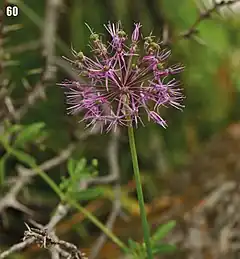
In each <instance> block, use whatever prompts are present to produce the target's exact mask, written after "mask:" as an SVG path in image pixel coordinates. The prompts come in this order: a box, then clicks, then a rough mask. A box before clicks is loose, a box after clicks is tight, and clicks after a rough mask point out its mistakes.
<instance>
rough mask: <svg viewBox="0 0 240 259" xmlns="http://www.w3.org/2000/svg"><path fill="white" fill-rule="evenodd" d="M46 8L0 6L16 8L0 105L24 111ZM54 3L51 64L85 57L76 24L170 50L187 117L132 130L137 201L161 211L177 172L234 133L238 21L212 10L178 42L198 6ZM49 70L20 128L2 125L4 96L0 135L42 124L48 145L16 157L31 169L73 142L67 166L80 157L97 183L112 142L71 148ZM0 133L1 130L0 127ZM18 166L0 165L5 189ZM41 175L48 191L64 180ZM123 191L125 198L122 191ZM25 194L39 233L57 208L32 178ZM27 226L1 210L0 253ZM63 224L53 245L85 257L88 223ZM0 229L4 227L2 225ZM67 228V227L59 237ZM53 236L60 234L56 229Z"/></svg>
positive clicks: (126, 158) (75, 127) (7, 29)
mask: <svg viewBox="0 0 240 259" xmlns="http://www.w3.org/2000/svg"><path fill="white" fill-rule="evenodd" d="M0 2H1V1H0ZM54 2H58V1H54V0H52V1H51V0H49V1H43V0H39V1H36V0H35V1H33V0H22V1H5V3H4V2H2V3H1V6H3V9H4V4H5V7H6V5H7V4H9V5H10V4H15V5H17V6H18V7H19V15H18V16H17V17H13V16H11V17H7V16H6V15H4V16H3V19H2V22H3V32H2V33H1V44H0V48H1V49H0V60H1V63H2V66H1V72H2V73H1V75H0V79H1V86H2V89H3V88H4V87H5V88H7V91H8V94H7V95H9V96H10V97H11V100H12V103H13V105H14V107H15V109H19V108H20V107H22V105H24V104H25V102H26V97H27V96H28V95H29V93H31V91H32V89H34V87H35V86H36V85H37V84H38V82H39V81H41V80H42V76H43V72H44V67H45V65H46V60H47V57H45V56H44V53H43V44H42V39H43V34H44V31H45V30H46V26H51V24H48V23H47V22H46V17H47V12H48V8H49V7H50V6H51V4H54ZM59 2H61V6H60V7H58V16H59V17H58V21H57V25H56V26H57V28H56V29H57V32H56V34H57V37H56V38H55V39H56V41H55V43H54V45H55V47H56V53H55V54H56V56H57V57H61V56H67V57H69V58H72V56H71V46H73V48H74V49H75V50H76V51H80V50H81V51H84V52H85V53H90V49H89V47H88V41H89V30H88V28H87V27H86V25H85V23H87V24H89V25H90V26H91V28H93V29H94V30H95V31H96V32H99V33H103V34H104V33H105V31H104V30H105V29H104V27H103V24H106V23H107V22H108V21H118V20H121V21H122V24H123V26H124V29H125V30H126V31H127V32H129V33H130V32H131V30H132V28H133V23H134V22H138V21H140V22H141V23H142V24H143V27H142V32H143V34H144V35H145V36H147V35H149V34H150V32H151V31H153V34H154V35H156V36H157V37H158V38H160V39H162V40H163V41H164V44H165V47H166V48H170V49H171V50H172V55H171V62H172V63H174V62H181V63H183V64H184V65H185V67H186V68H185V71H184V72H183V73H181V75H180V77H179V79H180V80H181V82H182V85H183V86H182V87H183V88H184V94H185V96H186V99H185V100H184V104H185V106H186V108H185V109H184V110H183V112H180V111H177V110H175V109H173V108H169V109H163V110H162V115H163V117H164V118H165V119H166V120H167V122H168V128H167V129H163V128H161V127H159V126H158V125H155V124H153V123H151V124H147V125H146V127H140V128H139V129H137V130H136V141H137V150H138V154H139V161H140V169H141V173H142V175H143V178H144V190H145V196H146V201H147V202H148V203H149V204H151V203H152V202H153V201H154V202H156V203H157V201H162V197H163V196H164V197H165V195H171V192H172V190H171V189H169V188H170V187H169V186H170V185H171V184H172V183H171V182H174V181H177V180H176V179H177V178H176V179H175V176H176V175H178V174H180V172H181V170H182V168H184V166H185V165H187V164H188V163H189V161H191V158H192V156H193V155H194V154H197V153H201V154H202V153H203V152H204V146H205V143H207V142H208V141H209V140H210V139H211V138H212V136H215V135H217V134H218V133H219V132H222V131H224V129H225V128H227V127H228V126H229V125H231V124H235V123H238V121H239V119H240V114H239V101H240V73H239V71H240V48H239V46H240V33H239V28H240V18H239V17H240V14H239V12H235V13H233V12H231V11H229V10H228V8H227V7H224V8H222V9H219V10H218V12H213V13H212V14H211V17H208V18H207V17H206V18H207V19H202V21H200V22H199V23H198V24H197V26H196V29H197V32H196V33H193V34H192V35H191V36H189V37H187V38H184V37H183V36H182V34H183V33H184V32H186V31H188V30H189V28H191V26H192V25H193V24H194V23H195V21H196V20H197V19H198V18H199V13H200V9H201V8H203V7H204V6H205V8H211V5H210V4H206V5H205V4H204V3H203V2H202V1H200V0H199V1H194V0H181V1H180V0H131V1H127V0H118V1H117V0H101V1H96V0H88V1H84V0H62V1H59ZM56 68H57V75H56V77H54V78H53V79H52V80H50V82H47V87H46V91H45V93H46V94H45V98H38V99H37V100H36V101H34V104H33V105H31V107H29V108H28V109H27V112H26V114H25V115H24V116H23V117H22V118H21V120H20V122H17V121H16V120H15V119H14V118H11V117H12V116H11V114H10V112H9V106H7V105H6V99H4V98H5V97H6V95H4V94H3V95H1V96H0V98H1V102H0V107H1V114H0V116H1V117H0V119H1V123H2V124H1V125H6V123H7V121H9V118H11V121H12V122H13V124H14V123H20V124H23V125H28V124H31V123H34V122H44V123H45V124H46V127H45V129H46V132H47V136H46V137H44V136H43V140H41V141H39V142H37V143H35V142H34V141H32V143H30V144H29V145H27V146H26V147H25V149H24V150H25V152H27V153H30V154H31V155H33V156H34V157H35V158H36V159H37V161H38V164H40V163H41V162H43V161H45V160H46V159H49V158H51V157H52V156H54V155H55V154H56V153H57V152H60V151H61V150H64V149H65V148H66V147H67V146H68V145H69V143H72V142H73V143H75V142H77V143H78V145H77V147H76V149H75V150H74V152H73V157H75V158H76V159H78V158H80V157H85V158H86V159H87V160H89V161H90V160H91V159H93V158H97V159H98V163H99V174H100V175H105V174H107V173H108V171H109V166H108V161H107V154H106V153H107V145H106V143H108V142H109V139H110V138H111V134H105V133H104V134H94V135H90V136H89V137H87V138H85V139H84V140H82V141H78V140H77V139H78V136H80V135H81V134H83V133H84V125H82V124H79V123H78V120H79V118H80V117H71V116H67V115H66V111H65V104H64V95H63V92H62V90H61V89H60V88H59V87H58V86H56V83H57V82H61V81H62V80H63V79H65V78H70V77H69V74H67V73H66V71H65V70H64V69H62V68H61V67H60V66H58V64H56ZM9 114H10V115H9ZM2 129H3V126H1V130H2ZM126 133H127V132H126V130H125V129H121V132H120V137H119V167H120V178H121V179H120V182H121V185H122V187H123V188H125V189H124V192H126V197H127V198H126V199H128V198H129V200H127V202H129V203H130V207H131V206H132V207H134V206H135V205H136V196H135V193H134V182H133V173H132V165H131V158H130V154H129V149H128V140H127V134H126ZM223 148H224V147H223ZM0 151H1V154H2V155H4V152H5V149H4V148H3V147H0ZM206 155H207V154H206ZM223 159H224V158H223ZM18 163H19V161H18V160H17V159H15V158H10V159H9V160H8V162H7V163H6V164H5V165H4V167H5V169H4V170H5V180H4V181H7V179H8V178H9V177H10V176H12V175H15V173H14V168H15V166H16V164H18ZM20 163H21V162H20ZM193 171H194V170H193ZM48 173H49V175H51V177H52V178H53V179H54V180H55V181H56V182H59V180H60V178H61V176H63V175H65V174H66V164H65V163H62V164H60V165H59V166H57V167H56V168H54V169H52V170H50V171H49V172H48ZM128 188H130V191H129V190H128V191H127V189H128ZM187 188H189V186H185V189H187ZM7 190H8V188H7V184H6V186H5V185H4V186H3V187H2V190H1V195H3V194H4V193H5V192H7ZM25 191H26V192H28V194H26V193H21V195H20V196H19V197H20V199H21V201H22V202H23V203H24V204H26V205H27V206H28V207H30V208H32V209H33V210H36V211H37V213H36V216H35V220H37V221H39V222H40V223H42V224H45V223H47V221H48V219H49V215H50V213H51V211H52V210H53V209H54V206H56V204H57V201H58V199H57V197H56V196H55V194H54V193H53V192H52V190H51V189H50V188H49V187H48V186H47V185H46V184H45V183H44V182H43V181H42V180H40V179H38V178H36V179H35V180H34V181H33V182H32V183H31V184H30V185H29V187H28V188H26V190H24V192H25ZM29 193H30V197H29ZM26 197H27V198H26ZM0 199H1V196H0ZM110 200H111V199H110ZM100 202H102V199H99V200H98V199H96V200H95V205H93V207H94V206H96V209H95V210H94V211H93V213H95V214H96V215H99V217H100V219H102V220H103V221H104V220H105V219H106V216H107V214H108V211H109V206H110V205H109V204H108V202H107V201H104V204H105V205H104V206H100V205H99V206H100V208H98V207H97V205H96V204H99V203H100ZM186 202H187V201H186ZM131 204H132V205H131ZM86 205H87V203H86ZM126 210H127V209H126ZM132 211H133V209H132ZM45 212H46V213H45ZM131 213H133V212H131V210H129V211H127V214H129V215H130V216H131ZM154 213H155V212H154ZM133 214H134V213H133ZM73 215H74V213H73ZM156 215H157V216H156V217H160V216H161V213H160V212H159V213H157V212H156ZM27 219H28V216H26V215H25V214H24V213H22V212H19V211H17V210H13V209H8V210H7V212H4V214H2V215H1V230H0V249H3V248H6V247H8V246H9V245H11V244H13V243H14V242H18V240H19V239H20V237H21V236H22V234H23V230H24V228H25V227H24V224H23V222H24V221H26V220H27ZM67 219H68V220H66V222H65V225H63V226H62V229H64V227H65V229H67V230H66V231H64V230H62V231H63V234H62V236H61V237H63V238H65V239H68V240H70V241H73V242H75V243H77V244H78V245H79V244H80V243H81V245H80V247H82V248H86V249H87V248H88V249H89V247H91V244H92V243H93V240H95V238H96V237H97V236H98V235H99V232H98V230H97V229H96V228H95V227H94V226H93V225H91V224H90V223H88V221H84V224H83V223H82V221H81V220H80V222H78V221H77V222H78V223H74V221H73V220H72V221H71V220H70V216H69V217H68V218H67ZM4 221H7V224H6V222H5V223H4ZM67 224H68V227H66V226H67ZM118 224H119V226H118ZM121 224H122V223H121V222H117V223H116V226H117V227H116V228H118V229H122V232H123V233H120V232H121V231H120V230H119V231H120V232H119V233H118V232H117V230H116V234H117V235H119V236H120V238H122V239H124V236H126V237H128V236H129V235H130V236H131V235H134V232H135V231H136V229H137V228H139V226H136V228H134V227H133V228H131V230H128V231H127V232H126V233H124V232H125V231H124V228H126V226H125V225H123V226H122V225H121ZM152 224H154V220H153V222H152ZM124 226H125V227H124ZM59 232H60V233H61V227H60V231H59ZM92 233H93V234H92ZM78 240H80V241H78ZM114 249H115V248H114V247H111V246H110V245H109V247H108V246H107V245H106V248H105V250H106V251H107V252H105V254H104V251H105V250H103V252H102V255H99V257H98V258H117V257H114V255H113V254H114ZM33 250H34V249H33ZM112 250H113V251H112ZM87 251H88V250H87ZM111 251H112V252H111ZM32 253H34V251H27V252H26V253H25V255H24V257H21V255H18V256H15V257H14V258H31V257H32ZM111 253H113V254H111ZM36 254H38V253H36ZM106 254H108V255H109V256H107V255H106ZM45 256H47V255H45ZM101 256H102V257H101ZM104 256H105V257H104ZM39 258H41V257H39ZM43 258H47V257H43ZM175 258H178V257H175Z"/></svg>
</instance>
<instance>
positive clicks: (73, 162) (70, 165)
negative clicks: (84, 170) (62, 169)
mask: <svg viewBox="0 0 240 259" xmlns="http://www.w3.org/2000/svg"><path fill="white" fill-rule="evenodd" d="M76 165H77V161H76V160H74V159H72V158H70V159H69V160H68V163H67V169H68V173H69V174H70V175H74V172H75V168H76Z"/></svg>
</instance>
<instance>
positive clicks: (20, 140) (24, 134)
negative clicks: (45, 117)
mask: <svg viewBox="0 0 240 259" xmlns="http://www.w3.org/2000/svg"><path fill="white" fill-rule="evenodd" d="M44 127H45V124H44V123H43V122H37V123H34V124H31V125H29V126H26V127H24V128H23V129H22V131H21V132H20V133H19V134H18V135H17V137H16V140H15V142H14V146H17V147H22V146H23V145H25V144H26V143H28V142H31V141H33V140H36V138H38V137H40V135H41V133H42V132H41V130H42V129H43V128H44Z"/></svg>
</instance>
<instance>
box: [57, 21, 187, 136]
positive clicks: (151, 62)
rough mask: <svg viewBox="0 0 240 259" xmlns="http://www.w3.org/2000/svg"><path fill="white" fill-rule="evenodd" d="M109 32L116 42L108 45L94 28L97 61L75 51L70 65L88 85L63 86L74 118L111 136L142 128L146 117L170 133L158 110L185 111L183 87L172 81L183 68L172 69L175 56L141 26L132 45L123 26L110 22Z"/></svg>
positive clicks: (72, 82)
mask: <svg viewBox="0 0 240 259" xmlns="http://www.w3.org/2000/svg"><path fill="white" fill-rule="evenodd" d="M105 28H106V30H107V31H108V33H109V34H110V37H111V39H110V41H109V42H107V43H104V42H103V40H102V38H101V37H100V35H99V34H97V33H95V32H93V31H92V30H91V29H90V28H89V29H90V32H91V35H90V46H91V49H92V53H93V56H92V58H90V57H88V56H85V55H84V53H83V52H79V53H77V52H76V51H74V50H73V55H74V56H75V60H74V61H71V60H69V59H67V60H68V61H70V62H71V63H73V64H74V65H75V67H76V69H77V72H78V74H79V77H80V78H82V79H84V81H83V80H79V81H65V82H63V83H62V84H60V85H61V86H62V87H63V88H64V90H65V95H66V103H67V105H68V108H67V109H68V111H69V113H70V114H76V113H79V112H82V114H83V119H82V121H85V122H86V125H87V126H92V127H94V126H95V125H96V124H98V125H101V126H102V129H106V130H107V131H109V130H111V129H113V128H115V127H117V126H121V125H122V126H138V124H139V122H140V123H141V124H143V121H142V118H141V117H142V114H143V113H144V112H145V113H146V114H147V116H148V118H149V119H151V120H153V121H154V122H156V123H158V124H159V125H161V126H163V127H166V126H167V124H166V122H165V121H164V119H163V118H162V117H161V116H160V114H159V108H160V107H161V106H173V107H175V108H178V109H182V108H183V105H181V101H182V99H183V95H182V93H181V89H180V88H179V82H178V81H177V80H176V79H175V78H174V76H173V75H174V74H177V73H179V72H181V71H182V70H183V66H181V65H179V64H177V65H173V66H170V67H167V66H166V63H167V60H168V58H169V56H170V51H168V50H166V49H161V46H160V43H159V42H157V41H155V37H154V36H152V35H150V36H148V37H145V38H143V37H142V36H141V35H140V28H141V24H140V23H136V24H135V28H134V30H133V32H132V35H131V38H130V39H128V36H127V34H126V33H125V31H124V30H123V28H122V26H121V23H120V22H118V23H116V24H114V23H110V22H109V23H108V24H107V25H105ZM141 46H142V48H141ZM83 82H84V83H83Z"/></svg>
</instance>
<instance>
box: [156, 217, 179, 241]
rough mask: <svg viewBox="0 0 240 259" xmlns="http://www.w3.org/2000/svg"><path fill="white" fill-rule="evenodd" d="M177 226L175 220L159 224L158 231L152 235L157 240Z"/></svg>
mask: <svg viewBox="0 0 240 259" xmlns="http://www.w3.org/2000/svg"><path fill="white" fill-rule="evenodd" d="M175 226H176V221H175V220H171V221H169V222H168V223H166V224H163V225H161V226H159V227H158V229H157V230H156V232H155V233H154V234H153V236H152V241H153V242H156V241H159V240H161V239H163V238H164V237H165V236H166V235H167V234H168V233H169V232H170V231H171V230H172V229H173V228H174V227H175Z"/></svg>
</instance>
